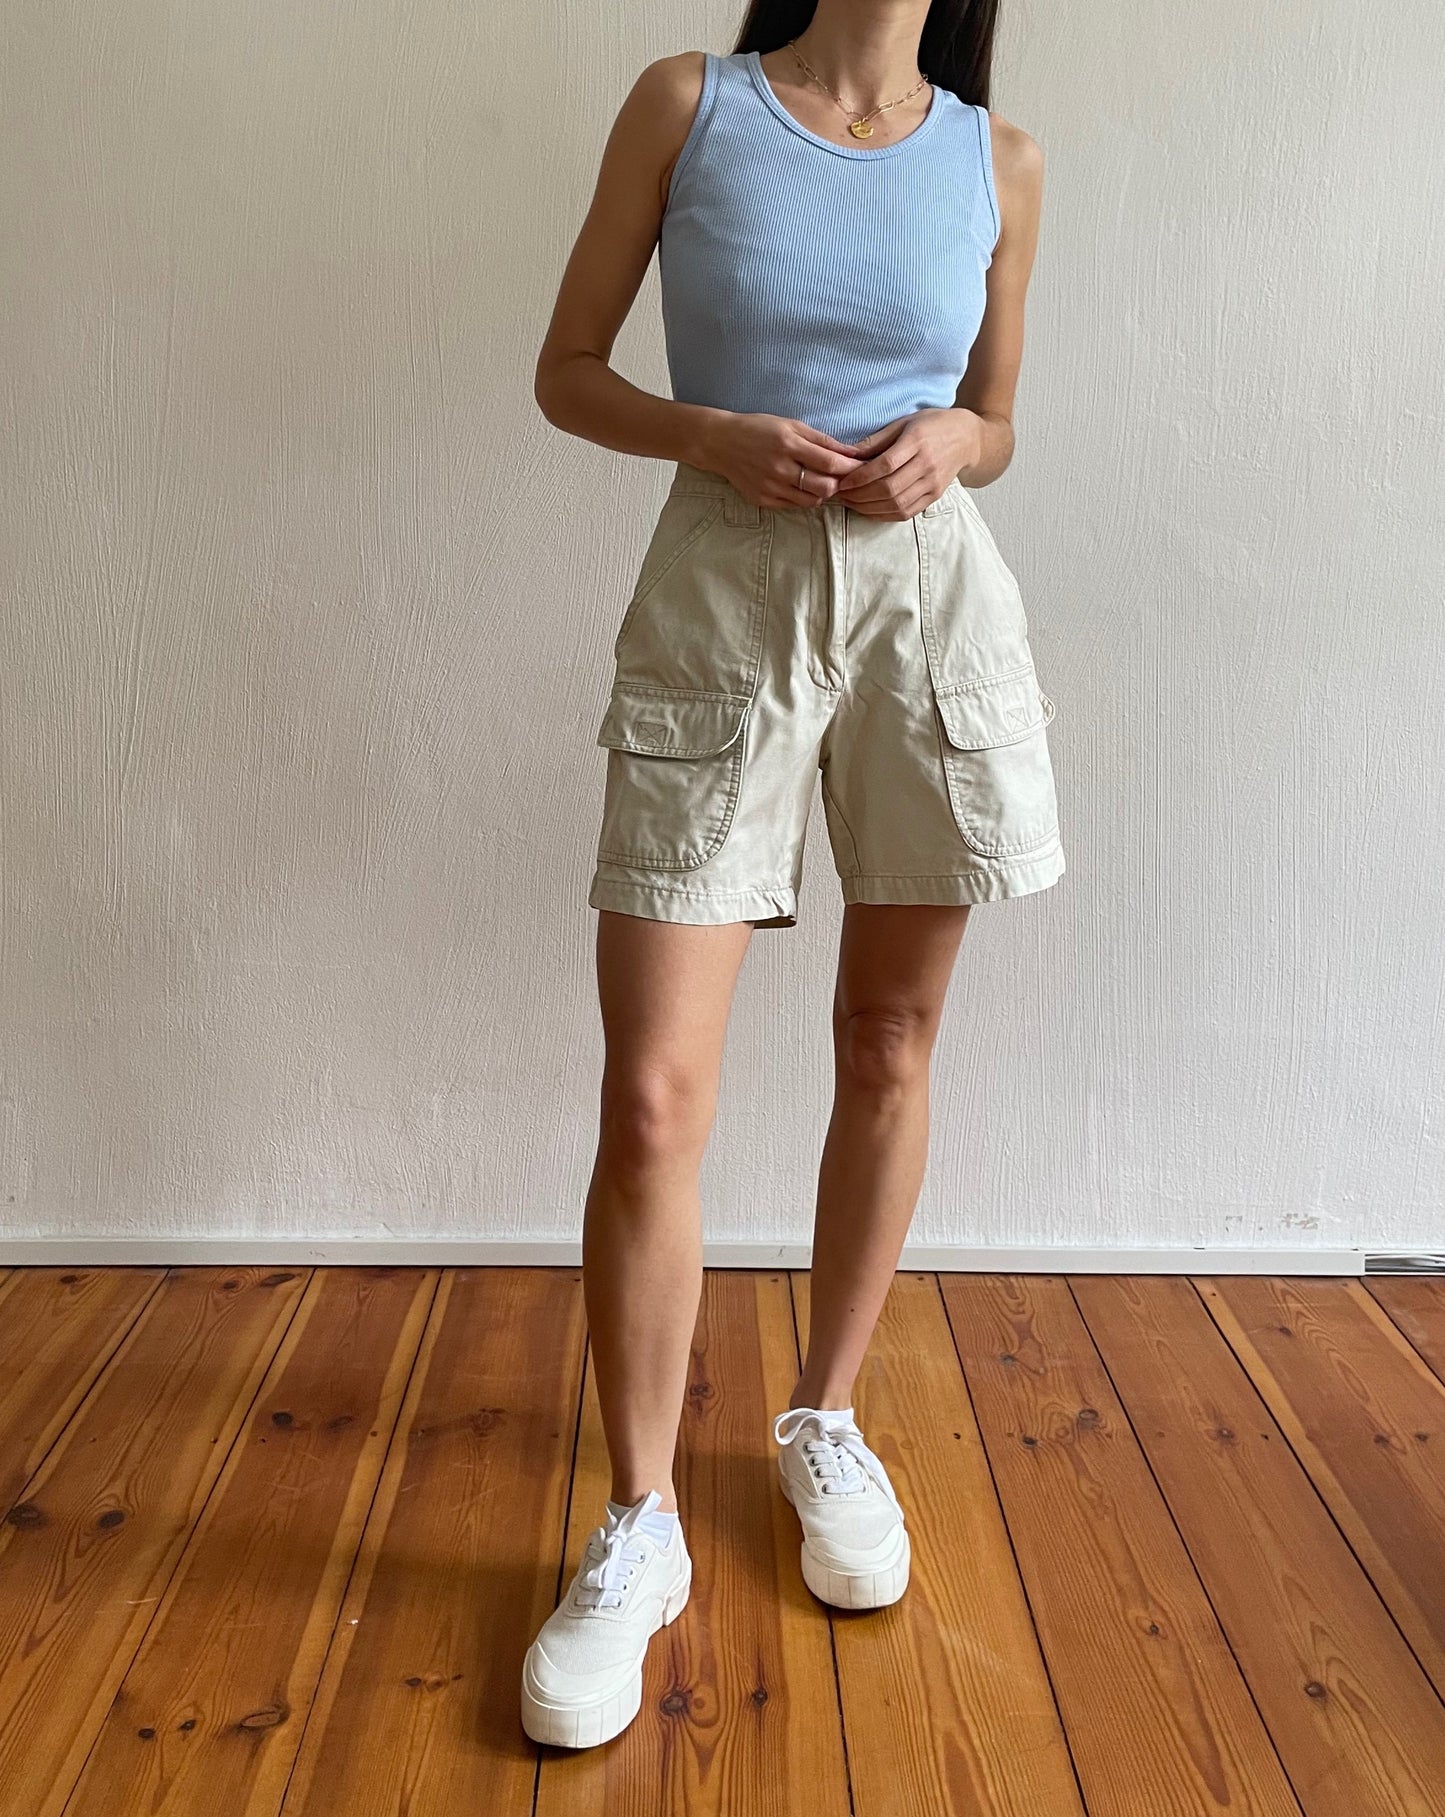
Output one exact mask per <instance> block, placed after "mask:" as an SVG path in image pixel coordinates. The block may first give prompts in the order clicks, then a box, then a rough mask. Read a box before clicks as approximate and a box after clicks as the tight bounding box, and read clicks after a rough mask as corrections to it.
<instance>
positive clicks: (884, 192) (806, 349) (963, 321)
mask: <svg viewBox="0 0 1445 1817" xmlns="http://www.w3.org/2000/svg"><path fill="white" fill-rule="evenodd" d="M705 56H706V74H705V76H704V78H703V88H702V95H701V98H700V100H699V102H698V109H697V114H696V116H695V117H694V119H693V123H692V126H691V128H690V130H689V132H688V135H687V138H686V140H685V141H684V142H683V146H682V149H681V151H680V152H679V153H678V157H677V161H676V163H675V164H674V166H673V172H672V181H671V185H670V188H669V191H668V199H667V208H666V212H665V213H664V215H663V220H662V229H661V236H660V240H659V246H658V265H659V271H660V274H661V279H662V318H663V332H664V336H665V339H666V344H667V362H668V370H669V374H670V377H671V380H672V395H673V396H674V398H677V399H678V400H680V401H681V402H683V403H690V404H708V405H712V406H714V407H715V408H718V409H723V410H748V411H754V410H758V411H767V412H770V413H771V414H773V415H777V416H791V417H796V418H798V419H799V420H800V421H802V422H805V423H808V424H811V425H812V427H814V428H815V429H822V430H824V431H825V432H826V433H827V434H829V435H834V436H837V438H838V439H839V440H840V441H854V440H856V439H857V438H858V437H860V436H863V435H867V434H869V433H870V432H871V431H873V430H874V429H881V428H882V427H883V425H884V424H885V423H889V422H892V421H893V420H894V419H895V418H896V417H900V416H905V415H907V414H909V413H910V412H912V411H914V410H921V409H925V408H927V407H929V406H944V405H948V404H952V403H953V401H954V399H955V396H956V394H957V391H958V385H959V381H960V379H962V377H963V374H964V370H965V368H966V367H967V364H968V355H969V349H970V348H971V347H972V346H973V343H974V340H975V338H976V336H977V334H978V330H979V324H980V323H981V322H982V320H983V310H984V302H985V291H984V273H985V272H986V271H987V270H988V267H989V264H990V263H991V261H992V258H993V250H994V247H995V246H996V245H997V243H998V237H999V213H998V198H997V195H996V193H995V190H994V179H993V159H992V147H991V143H990V139H989V126H988V110H987V109H986V108H984V107H979V106H977V105H975V104H973V103H971V102H965V101H960V100H959V98H958V97H957V95H955V94H953V93H952V92H951V91H950V90H948V89H944V88H935V89H934V90H933V98H932V103H931V105H930V107H929V111H928V113H927V114H926V116H925V117H924V119H923V121H922V123H921V124H920V125H919V126H917V127H916V128H915V129H914V131H913V132H911V133H910V134H909V135H908V136H907V137H906V138H903V139H900V140H897V141H896V142H895V143H893V144H891V145H882V146H878V147H868V146H866V145H861V144H860V145H858V146H856V147H855V146H852V145H835V144H833V143H832V141H831V140H829V139H825V138H823V137H821V136H820V135H819V134H817V133H813V132H809V130H808V129H807V127H805V126H804V125H802V123H801V122H800V121H798V120H795V119H794V118H793V116H792V115H791V114H790V113H789V112H788V110H787V109H786V108H785V107H784V106H783V104H782V102H781V101H779V99H778V97H777V96H776V95H775V94H774V92H773V90H772V87H771V85H770V84H769V82H768V79H767V77H766V76H765V75H764V73H763V70H762V67H761V65H760V63H759V61H758V53H757V52H756V51H735V52H734V53H733V54H732V55H731V56H727V57H719V56H717V55H715V54H714V53H713V52H711V51H708V52H706V53H705Z"/></svg>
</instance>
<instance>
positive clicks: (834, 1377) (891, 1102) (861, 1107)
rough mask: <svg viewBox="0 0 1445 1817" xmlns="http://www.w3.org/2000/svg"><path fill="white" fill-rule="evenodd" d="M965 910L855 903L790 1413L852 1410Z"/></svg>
mask: <svg viewBox="0 0 1445 1817" xmlns="http://www.w3.org/2000/svg"><path fill="white" fill-rule="evenodd" d="M968 912H969V911H968V907H967V905H965V906H962V907H957V908H954V907H932V906H916V907H915V906H907V907H903V906H895V905H892V904H889V905H874V904H867V903H850V904H849V905H848V907H847V908H846V909H845V910H844V912H843V939H842V946H841V950H840V954H839V961H838V982H837V989H836V992H835V995H834V999H833V1043H834V1097H833V1115H832V1120H831V1121H830V1123H829V1125H828V1135H827V1140H826V1142H825V1143H824V1146H823V1159H822V1166H821V1168H820V1170H819V1176H818V1202H817V1212H816V1216H815V1219H814V1226H813V1268H812V1293H811V1302H810V1313H809V1332H808V1355H807V1360H806V1361H805V1363H804V1365H803V1373H802V1375H801V1376H800V1377H799V1378H798V1385H797V1387H796V1389H795V1390H794V1393H793V1398H792V1402H791V1405H793V1406H794V1407H824V1408H835V1407H836V1408H841V1407H849V1406H851V1405H852V1404H853V1383H854V1379H855V1377H856V1376H857V1373H858V1369H859V1367H860V1365H861V1363H862V1361H863V1353H864V1351H865V1350H866V1349H867V1347H868V1341H869V1339H870V1338H871V1337H872V1335H873V1327H874V1325H875V1324H876V1323H877V1320H878V1315H879V1313H880V1312H881V1311H882V1309H883V1302H884V1299H885V1298H886V1297H887V1294H888V1288H889V1285H890V1283H891V1282H892V1280H893V1275H894V1271H895V1270H896V1269H897V1267H898V1255H899V1251H900V1250H901V1249H902V1247H903V1239H904V1237H905V1236H906V1235H907V1232H908V1226H909V1223H910V1222H911V1220H912V1217H913V1212H914V1208H915V1206H916V1205H917V1203H918V1194H919V1190H920V1188H921V1187H922V1184H923V1171H924V1166H925V1163H926V1161H927V1158H928V1076H929V1064H930V1061H931V1059H932V1056H933V1043H934V1039H935V1037H936V1035H937V1033H938V1025H939V1022H940V1020H941V1018H942V1015H943V1003H944V996H945V993H946V992H947V990H948V981H949V978H950V976H951V975H952V972H953V965H954V960H955V958H956V957H957V954H958V949H959V944H960V942H961V941H962V939H963V930H964V926H965V924H966V922H967V920H968Z"/></svg>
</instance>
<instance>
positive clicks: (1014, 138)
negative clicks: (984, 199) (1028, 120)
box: [988, 111, 1044, 184]
mask: <svg viewBox="0 0 1445 1817" xmlns="http://www.w3.org/2000/svg"><path fill="white" fill-rule="evenodd" d="M988 123H989V128H990V132H991V136H992V139H993V169H994V176H995V178H996V179H997V180H998V181H1000V182H1004V183H1024V184H1028V183H1034V182H1037V181H1038V179H1039V178H1040V176H1041V175H1042V174H1043V168H1044V148H1043V146H1042V145H1040V144H1039V142H1038V140H1037V139H1035V138H1033V137H1032V136H1031V135H1030V134H1029V133H1026V132H1025V131H1024V129H1023V127H1022V126H1015V125H1014V123H1013V121H1012V120H1006V119H1004V117H1003V115H1002V114H996V113H993V112H992V111H990V113H989V116H988Z"/></svg>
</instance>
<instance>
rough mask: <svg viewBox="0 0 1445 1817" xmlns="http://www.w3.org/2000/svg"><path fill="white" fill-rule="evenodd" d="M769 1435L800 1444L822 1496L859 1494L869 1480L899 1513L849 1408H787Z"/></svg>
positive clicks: (879, 1463) (783, 1442)
mask: <svg viewBox="0 0 1445 1817" xmlns="http://www.w3.org/2000/svg"><path fill="white" fill-rule="evenodd" d="M805 1435H806V1436H805ZM773 1437H774V1438H775V1439H776V1440H777V1441H778V1443H779V1444H780V1445H793V1444H798V1445H801V1447H802V1451H803V1455H804V1456H805V1457H806V1458H807V1459H808V1462H809V1464H810V1466H811V1468H812V1470H813V1474H814V1476H815V1477H816V1478H817V1479H818V1483H819V1486H820V1488H821V1490H822V1492H823V1494H824V1495H860V1494H862V1493H863V1491H864V1490H866V1489H867V1487H868V1482H869V1480H870V1479H871V1480H872V1481H873V1482H874V1483H876V1484H877V1486H878V1487H879V1488H880V1489H881V1490H882V1491H883V1493H884V1494H885V1495H886V1496H887V1497H888V1499H889V1501H891V1502H892V1503H893V1506H894V1507H895V1508H897V1509H898V1512H899V1514H900V1516H901V1515H902V1513H903V1509H902V1507H901V1506H900V1505H899V1501H898V1497H897V1495H896V1494H895V1493H894V1490H893V1485H892V1483H890V1482H889V1480H888V1472H887V1471H886V1470H885V1469H884V1468H883V1462H882V1459H881V1458H878V1457H876V1456H875V1455H874V1454H873V1452H871V1451H870V1450H869V1449H868V1447H867V1445H866V1444H865V1443H864V1442H863V1434H862V1433H861V1432H860V1431H859V1430H858V1427H857V1424H856V1422H855V1421H854V1419H853V1409H852V1408H851V1407H849V1408H847V1409H845V1410H844V1411H843V1412H842V1413H835V1414H832V1415H828V1414H824V1413H821V1412H819V1410H818V1409H817V1408H816V1407H790V1408H789V1409H788V1410H787V1412H786V1413H780V1414H779V1415H778V1417H777V1418H776V1419H775V1420H774V1421H773Z"/></svg>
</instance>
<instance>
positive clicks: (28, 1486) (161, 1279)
mask: <svg viewBox="0 0 1445 1817" xmlns="http://www.w3.org/2000/svg"><path fill="white" fill-rule="evenodd" d="M11 1272H13V1271H11ZM171 1273H172V1270H171V1269H169V1268H162V1269H160V1270H159V1271H158V1272H157V1275H156V1279H155V1282H154V1284H153V1285H152V1287H151V1290H150V1292H149V1293H148V1294H147V1295H146V1296H145V1298H144V1299H143V1300H141V1302H140V1304H139V1305H138V1306H137V1307H136V1309H135V1313H134V1315H133V1316H132V1317H131V1318H130V1320H129V1321H128V1322H127V1323H126V1324H124V1325H123V1326H121V1327H120V1329H119V1330H118V1331H117V1332H116V1334H115V1342H114V1343H113V1344H112V1345H111V1347H110V1349H109V1350H108V1351H107V1352H106V1354H105V1356H104V1357H103V1358H102V1359H101V1361H100V1362H99V1363H98V1364H97V1366H96V1370H95V1374H94V1375H93V1376H92V1378H91V1382H90V1386H89V1387H88V1388H87V1389H86V1391H85V1393H84V1394H83V1395H82V1396H81V1397H80V1399H79V1400H78V1401H77V1402H76V1403H75V1405H74V1407H72V1408H71V1411H70V1418H69V1419H68V1420H67V1421H66V1422H65V1424H64V1425H63V1426H62V1427H61V1428H60V1430H59V1431H58V1432H57V1433H56V1434H55V1436H54V1438H53V1439H51V1441H50V1443H49V1444H48V1445H47V1446H46V1448H45V1450H44V1451H43V1452H42V1454H41V1455H40V1456H39V1457H38V1458H36V1459H35V1461H34V1463H33V1464H32V1465H31V1467H30V1473H29V1475H28V1476H27V1477H26V1478H25V1481H24V1483H23V1484H21V1485H20V1487H19V1488H18V1490H17V1491H16V1494H15V1498H14V1499H15V1502H23V1501H26V1500H28V1499H29V1497H30V1494H31V1490H32V1486H33V1485H34V1483H35V1482H36V1480H37V1479H38V1478H39V1477H40V1476H41V1475H42V1474H43V1472H44V1470H45V1465H46V1462H47V1460H48V1459H49V1457H50V1455H51V1453H52V1452H53V1451H54V1450H55V1447H56V1446H57V1445H60V1444H63V1443H64V1442H65V1437H66V1434H67V1433H68V1432H69V1431H70V1428H71V1426H73V1425H74V1423H75V1422H76V1420H78V1419H80V1418H81V1417H82V1416H83V1414H84V1412H85V1409H86V1408H87V1407H88V1406H89V1405H90V1401H91V1397H92V1395H94V1394H95V1393H96V1392H97V1391H98V1390H99V1388H100V1387H101V1385H102V1383H104V1382H105V1380H106V1378H107V1377H108V1376H109V1374H110V1371H111V1369H112V1368H113V1367H114V1365H115V1360H116V1358H117V1357H118V1356H119V1355H120V1353H121V1351H122V1350H124V1349H125V1347H126V1345H127V1344H128V1343H129V1342H130V1339H131V1335H132V1333H133V1332H134V1331H135V1328H136V1327H137V1326H138V1325H139V1324H140V1323H141V1322H142V1320H143V1319H144V1318H145V1315H146V1312H147V1310H148V1308H149V1306H150V1303H151V1301H152V1300H153V1299H154V1298H155V1297H156V1295H157V1294H158V1293H159V1292H160V1291H161V1289H162V1288H163V1287H164V1286H165V1284H166V1282H167V1280H168V1279H169V1278H170V1276H171ZM9 1278H10V1275H9V1274H8V1273H7V1274H6V1275H4V1276H0V1284H3V1281H4V1280H6V1279H9ZM13 1505H14V1504H13V1503H12V1506H13Z"/></svg>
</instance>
